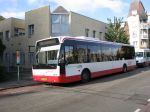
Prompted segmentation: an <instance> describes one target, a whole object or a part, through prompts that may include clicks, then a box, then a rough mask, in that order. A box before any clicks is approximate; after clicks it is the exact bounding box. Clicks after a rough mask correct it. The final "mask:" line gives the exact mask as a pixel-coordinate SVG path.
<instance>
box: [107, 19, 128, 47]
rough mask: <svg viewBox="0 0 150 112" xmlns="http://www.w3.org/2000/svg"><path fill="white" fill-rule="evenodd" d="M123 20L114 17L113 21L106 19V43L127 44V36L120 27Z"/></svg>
mask: <svg viewBox="0 0 150 112" xmlns="http://www.w3.org/2000/svg"><path fill="white" fill-rule="evenodd" d="M122 20H123V18H116V17H114V21H113V22H112V20H111V19H108V22H109V23H108V26H107V33H106V34H105V38H106V40H107V41H111V42H119V43H124V44H129V39H128V35H127V34H126V32H125V31H124V27H121V24H122V23H123V22H122Z"/></svg>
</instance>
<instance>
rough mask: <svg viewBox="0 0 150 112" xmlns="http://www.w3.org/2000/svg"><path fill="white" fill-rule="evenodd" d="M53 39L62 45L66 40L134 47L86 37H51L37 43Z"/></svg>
mask: <svg viewBox="0 0 150 112" xmlns="http://www.w3.org/2000/svg"><path fill="white" fill-rule="evenodd" d="M53 38H58V40H59V42H60V43H63V42H64V41H65V40H78V41H87V42H96V43H108V44H112V45H113V44H114V45H124V46H132V45H129V44H123V43H116V42H109V41H103V40H100V39H98V38H93V37H85V36H77V37H71V36H58V37H49V38H45V39H41V40H38V41H36V43H37V42H40V41H44V40H49V39H53ZM132 47H134V46H132Z"/></svg>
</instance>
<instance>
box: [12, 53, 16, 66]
mask: <svg viewBox="0 0 150 112" xmlns="http://www.w3.org/2000/svg"><path fill="white" fill-rule="evenodd" d="M12 65H16V53H12Z"/></svg>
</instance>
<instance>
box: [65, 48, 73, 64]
mask: <svg viewBox="0 0 150 112" xmlns="http://www.w3.org/2000/svg"><path fill="white" fill-rule="evenodd" d="M65 60H66V62H67V63H68V64H72V63H74V55H73V46H65Z"/></svg>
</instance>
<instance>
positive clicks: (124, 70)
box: [122, 65, 128, 73]
mask: <svg viewBox="0 0 150 112" xmlns="http://www.w3.org/2000/svg"><path fill="white" fill-rule="evenodd" d="M122 71H123V73H126V72H127V71H128V70H127V66H126V65H123V70H122Z"/></svg>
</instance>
